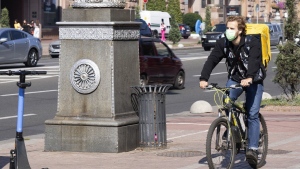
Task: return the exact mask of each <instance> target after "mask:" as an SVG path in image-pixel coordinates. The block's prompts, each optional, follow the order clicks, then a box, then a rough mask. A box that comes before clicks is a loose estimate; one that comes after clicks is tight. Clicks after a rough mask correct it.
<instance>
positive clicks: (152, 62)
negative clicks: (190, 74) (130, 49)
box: [139, 37, 185, 89]
mask: <svg viewBox="0 0 300 169" xmlns="http://www.w3.org/2000/svg"><path fill="white" fill-rule="evenodd" d="M139 56H140V83H141V85H147V84H172V85H173V87H174V88H177V89H183V88H184V83H185V71H184V69H183V64H182V62H181V60H180V59H179V58H178V57H177V56H176V55H175V54H174V53H173V52H172V50H171V49H170V48H169V47H168V45H166V44H165V43H164V42H162V41H161V40H160V39H157V38H147V37H146V38H140V40H139Z"/></svg>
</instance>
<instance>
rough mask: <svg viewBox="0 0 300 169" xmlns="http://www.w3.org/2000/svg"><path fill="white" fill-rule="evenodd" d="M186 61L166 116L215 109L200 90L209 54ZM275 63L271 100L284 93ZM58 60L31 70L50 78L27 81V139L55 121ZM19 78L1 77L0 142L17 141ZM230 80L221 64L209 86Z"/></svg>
mask: <svg viewBox="0 0 300 169" xmlns="http://www.w3.org/2000/svg"><path fill="white" fill-rule="evenodd" d="M174 52H175V53H176V55H177V56H178V57H180V58H181V59H182V61H183V64H184V67H185V71H186V84H185V89H183V90H175V89H171V90H169V91H168V93H167V95H166V113H167V114H172V113H180V112H183V111H189V110H190V106H191V105H192V104H193V103H194V102H195V101H197V100H206V101H208V102H209V103H211V104H212V105H214V102H213V92H207V91H203V90H201V89H200V88H199V86H198V84H199V80H198V79H199V75H200V71H201V69H202V66H203V64H204V62H205V60H206V58H207V56H208V55H209V52H205V51H203V49H202V48H200V49H188V50H175V51H174ZM272 52H273V59H272V61H271V63H270V64H269V66H268V77H267V79H266V80H265V91H266V92H268V93H270V94H271V95H272V96H277V95H279V94H281V90H280V89H279V87H278V86H277V85H275V84H273V82H272V79H273V77H274V72H273V69H274V67H275V66H274V60H275V57H276V53H277V50H273V51H272ZM58 61H59V59H58V58H54V59H52V58H50V57H43V58H42V59H41V60H40V62H39V63H38V67H35V68H30V69H32V70H45V71H48V74H47V75H39V76H27V77H26V81H31V83H32V86H31V87H28V88H26V94H25V107H24V115H25V116H24V123H23V128H24V129H23V131H24V132H23V134H24V136H25V138H26V136H28V135H34V134H41V133H44V128H45V127H44V122H45V121H46V120H47V119H52V118H53V117H54V116H55V113H56V111H57V89H58V85H57V84H58V73H59V67H58ZM8 69H9V70H20V69H22V70H23V69H28V68H26V67H24V65H23V64H13V65H0V70H8ZM18 78H19V77H16V76H14V77H8V76H0V106H1V110H0V112H1V113H0V114H1V115H0V140H6V139H9V138H14V137H15V128H16V115H17V105H18V103H17V101H18V87H17V86H16V82H17V81H18ZM226 79H227V73H226V66H225V64H224V62H221V63H220V64H219V65H218V66H217V67H216V68H215V70H214V71H213V74H212V75H211V78H210V82H216V83H219V84H220V85H222V84H224V85H225V82H226Z"/></svg>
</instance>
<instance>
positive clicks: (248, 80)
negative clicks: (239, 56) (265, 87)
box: [241, 77, 252, 87]
mask: <svg viewBox="0 0 300 169" xmlns="http://www.w3.org/2000/svg"><path fill="white" fill-rule="evenodd" d="M250 84H252V78H251V77H249V78H246V79H243V80H242V81H241V85H242V86H243V87H248V86H250Z"/></svg>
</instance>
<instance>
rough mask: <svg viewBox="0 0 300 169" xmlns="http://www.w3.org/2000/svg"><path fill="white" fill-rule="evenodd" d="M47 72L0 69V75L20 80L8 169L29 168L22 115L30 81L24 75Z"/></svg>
mask: <svg viewBox="0 0 300 169" xmlns="http://www.w3.org/2000/svg"><path fill="white" fill-rule="evenodd" d="M39 74H47V72H46V71H26V70H19V71H11V70H8V71H0V75H9V76H12V75H19V76H20V81H19V82H17V86H18V87H19V100H18V118H17V131H16V140H15V149H13V150H11V151H10V165H9V169H30V165H29V162H28V158H27V153H26V148H25V143H24V138H23V115H24V93H25V89H26V87H30V86H31V82H29V83H26V82H25V78H26V75H39Z"/></svg>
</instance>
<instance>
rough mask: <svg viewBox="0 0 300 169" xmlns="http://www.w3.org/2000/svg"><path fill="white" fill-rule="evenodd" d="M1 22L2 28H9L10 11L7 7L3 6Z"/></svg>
mask: <svg viewBox="0 0 300 169" xmlns="http://www.w3.org/2000/svg"><path fill="white" fill-rule="evenodd" d="M0 24H1V27H2V28H9V27H10V25H9V13H8V10H7V8H3V9H2V12H1V20H0Z"/></svg>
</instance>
